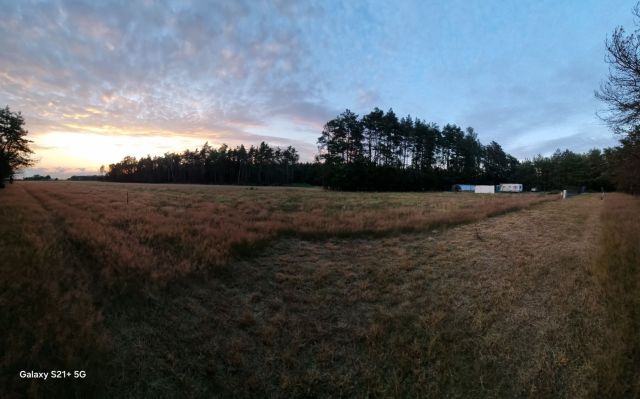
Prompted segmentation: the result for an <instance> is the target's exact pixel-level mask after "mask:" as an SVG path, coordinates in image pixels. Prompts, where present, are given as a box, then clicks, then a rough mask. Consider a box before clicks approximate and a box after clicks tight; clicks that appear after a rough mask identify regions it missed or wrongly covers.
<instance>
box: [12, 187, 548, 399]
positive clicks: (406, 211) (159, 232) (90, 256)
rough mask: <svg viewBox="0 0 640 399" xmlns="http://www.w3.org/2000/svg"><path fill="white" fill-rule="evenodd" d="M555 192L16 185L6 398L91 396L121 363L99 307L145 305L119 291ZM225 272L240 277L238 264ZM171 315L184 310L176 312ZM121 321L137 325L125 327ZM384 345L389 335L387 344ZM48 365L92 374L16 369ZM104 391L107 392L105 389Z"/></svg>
mask: <svg viewBox="0 0 640 399" xmlns="http://www.w3.org/2000/svg"><path fill="white" fill-rule="evenodd" d="M127 193H128V195H127ZM127 197H128V201H127ZM550 199H551V197H548V196H540V195H521V196H512V195H504V196H479V195H473V194H416V193H411V194H396V193H384V194H375V193H367V194H360V193H330V192H324V191H319V190H306V189H286V190H283V189H262V188H261V189H258V190H246V189H243V188H236V187H234V188H202V187H179V186H171V187H169V186H150V185H116V184H113V185H111V184H91V183H89V184H82V183H81V184H73V183H37V182H34V183H18V184H14V185H12V186H11V187H9V188H7V189H5V190H4V191H3V192H2V193H1V195H0V253H1V254H2V256H1V257H0V309H1V310H2V311H1V312H0V329H2V340H0V354H1V356H2V357H1V360H0V367H1V368H2V380H1V381H0V383H1V386H2V387H3V388H4V393H3V394H4V395H5V396H10V395H11V393H15V397H24V396H32V397H74V396H75V397H89V396H93V395H92V394H93V389H94V388H95V386H96V385H100V384H102V383H103V381H104V380H105V379H101V378H100V375H99V373H100V370H109V372H110V373H115V371H117V370H114V366H113V364H110V363H109V360H108V356H109V355H110V354H113V353H114V352H118V350H120V351H122V350H121V349H118V348H114V347H113V346H112V343H111V341H110V338H113V336H112V335H111V336H110V335H109V334H107V329H108V328H113V326H106V325H107V324H108V318H107V321H105V320H103V314H105V315H109V314H110V315H111V317H112V320H119V316H113V315H114V314H115V313H118V312H121V314H125V315H126V314H128V312H129V311H128V310H126V309H124V310H123V308H136V307H137V306H139V307H140V308H144V306H145V305H144V304H143V305H141V304H140V302H134V301H131V300H129V299H130V298H125V297H124V296H122V293H127V292H130V291H133V292H137V293H140V292H142V291H143V290H141V288H145V289H146V288H148V287H149V286H151V287H153V286H165V287H166V286H171V284H168V283H170V282H176V281H178V280H179V279H178V278H179V277H180V276H185V275H188V274H190V273H192V272H194V271H196V270H199V269H202V268H207V269H214V271H217V270H216V268H217V267H224V266H225V265H226V264H227V262H228V260H229V258H230V257H231V256H233V255H234V254H238V253H240V254H243V253H244V252H243V251H247V250H253V249H255V247H256V245H259V244H264V243H267V242H270V240H274V239H276V238H278V237H279V236H282V235H293V236H302V237H307V238H327V237H335V236H360V235H364V236H369V235H390V234H394V233H397V232H411V231H420V230H425V229H433V228H435V227H436V226H443V225H451V224H458V223H465V222H471V221H475V220H480V219H482V218H486V217H490V216H493V215H497V214H500V213H503V212H507V211H510V210H515V209H521V208H524V207H527V206H530V205H532V204H535V203H539V202H542V201H547V200H550ZM389 267H391V266H389ZM226 272H227V273H231V274H233V273H234V270H228V269H227V270H226ZM394 273H395V272H391V274H394ZM213 275H215V272H214V273H213ZM221 275H222V274H221ZM243 278H247V279H251V278H253V276H247V277H243ZM208 295H209V294H207V296H208ZM136 298H137V299H140V297H139V296H136V297H135V298H134V299H136ZM142 299H143V300H144V301H146V302H153V300H151V299H149V298H142ZM144 301H143V302H144ZM321 302H322V301H319V303H321ZM136 309H137V308H136ZM134 314H135V312H134ZM176 315H177V316H176ZM173 316H175V317H178V316H179V312H177V313H176V314H174V315H173ZM173 316H172V317H173ZM249 316H251V315H249ZM105 317H107V316H105ZM141 317H146V316H144V315H143V316H141ZM233 317H235V316H233ZM252 317H253V316H251V317H246V318H245V319H243V320H242V323H241V324H242V326H243V327H242V328H251V326H252V325H253V323H256V321H255V320H253V319H252ZM123 318H124V319H125V320H127V319H126V317H124V316H123ZM162 318H164V317H162ZM197 320H201V318H198V319H197ZM130 324H134V323H133V322H131V323H130ZM177 325H178V326H179V325H181V324H180V323H178V324H177ZM122 328H123V329H125V330H126V329H128V328H130V326H129V324H126V323H125V325H123V326H122ZM171 328H175V326H173V327H171ZM109 331H111V332H113V331H112V330H109ZM207 331H208V330H207ZM211 331H214V330H211ZM207 334H209V332H207ZM212 334H213V333H212ZM273 334H274V337H276V338H277V336H278V331H277V330H275V329H274V330H273ZM136 339H138V338H136ZM274 339H275V338H274ZM374 341H375V340H374ZM229 342H230V345H231V343H232V342H233V341H232V340H231V341H229ZM376 342H377V341H376ZM384 342H385V341H384V339H382V341H380V345H384ZM113 345H117V343H116V344H113ZM194 347H195V346H194ZM129 349H130V348H129ZM173 349H175V348H173V347H171V348H170V350H173ZM191 349H193V348H191ZM141 351H142V352H144V348H142V349H141ZM229 351H230V352H229V358H230V359H231V358H233V356H237V351H236V350H234V349H232V348H231V346H230V349H229ZM233 353H236V355H234V354H233ZM144 355H145V356H147V355H148V353H146V352H145V353H144ZM194 367H195V366H194ZM51 369H67V370H74V369H85V370H91V375H90V376H88V378H87V379H86V380H85V381H83V382H82V383H78V382H72V383H60V382H51V381H48V382H46V383H42V382H39V381H33V382H29V381H23V380H20V379H18V378H17V377H16V376H17V373H18V372H19V370H39V371H43V370H51ZM125 370H126V372H130V371H132V366H131V365H129V364H123V365H122V369H121V370H119V372H122V373H124V372H125ZM140 378H145V377H144V376H140ZM416 378H417V377H416ZM111 380H113V378H112V379H111ZM97 389H98V391H100V392H104V386H101V387H100V388H97ZM301 394H302V393H301Z"/></svg>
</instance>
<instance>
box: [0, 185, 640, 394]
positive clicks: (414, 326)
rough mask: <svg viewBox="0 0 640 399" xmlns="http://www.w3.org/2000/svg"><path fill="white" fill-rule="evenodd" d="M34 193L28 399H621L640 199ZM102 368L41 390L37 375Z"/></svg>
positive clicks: (13, 327)
mask: <svg viewBox="0 0 640 399" xmlns="http://www.w3.org/2000/svg"><path fill="white" fill-rule="evenodd" d="M557 198H558V197H557V196H556V195H543V194H536V195H530V194H521V195H493V196H492V195H489V196H484V195H474V194H462V193H458V194H451V193H402V194H400V193H338V192H328V191H322V190H319V189H308V188H263V187H260V188H248V187H211V186H175V185H142V184H140V185H135V184H130V185H125V184H100V183H67V182H51V183H40V182H32V183H26V182H20V183H17V184H14V185H12V186H10V187H8V188H7V189H5V190H3V191H2V192H0V251H1V253H2V254H3V256H2V258H1V259H0V273H1V276H0V277H1V278H0V281H1V282H0V284H1V287H0V292H1V294H0V306H2V316H1V317H2V319H0V325H2V326H4V327H2V328H3V340H2V343H1V344H0V345H2V347H1V348H0V349H1V353H2V354H3V355H2V364H1V367H2V373H3V374H2V381H1V382H2V386H3V387H6V389H5V390H4V391H5V392H7V393H8V396H9V397H12V396H11V395H12V393H13V395H14V396H15V397H22V396H24V395H25V394H28V395H30V396H33V397H70V396H71V397H73V396H76V397H86V396H98V397H180V396H185V397H211V396H223V397H256V396H257V397H262V396H273V397H309V396H320V397H341V396H342V397H353V396H356V397H365V396H374V397H389V396H393V397H407V396H409V397H419V396H423V397H424V396H426V397H443V396H444V397H461V398H462V397H496V398H498V397H585V398H586V397H621V396H622V397H624V396H634V395H637V394H638V393H639V392H640V379H639V378H638V367H637V364H638V359H639V356H640V355H639V353H640V352H638V349H639V348H640V342H639V340H638V338H637V337H638V336H639V334H638V332H639V331H640V329H639V327H640V314H639V313H638V310H637V309H639V306H638V305H639V304H638V293H639V291H640V289H639V288H640V287H639V286H638V277H639V274H638V271H637V265H638V264H640V254H639V253H638V251H639V248H640V220H639V219H638V215H639V214H640V212H639V211H640V201H638V200H637V199H635V198H632V197H628V196H624V195H618V194H613V195H610V196H608V198H607V199H606V200H605V201H601V200H600V199H599V197H597V196H589V195H585V196H580V197H576V198H572V199H570V200H564V201H558V200H557ZM51 369H70V370H86V372H87V374H88V377H87V378H86V379H85V380H83V381H81V382H78V381H45V382H42V381H26V380H20V379H19V378H18V377H17V374H18V371H19V370H40V371H45V370H51Z"/></svg>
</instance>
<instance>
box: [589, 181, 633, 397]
mask: <svg viewBox="0 0 640 399" xmlns="http://www.w3.org/2000/svg"><path fill="white" fill-rule="evenodd" d="M601 225H602V231H601V236H600V242H599V247H598V248H599V249H598V255H597V257H596V260H595V275H596V277H597V279H598V281H599V282H600V285H601V288H602V293H603V295H604V299H605V301H606V303H607V307H608V309H609V316H610V323H611V330H612V331H613V336H612V339H611V340H610V342H608V343H607V344H608V348H607V350H606V353H607V356H606V358H605V359H604V360H603V362H602V367H601V372H602V374H601V380H602V381H601V383H600V386H601V387H602V390H603V392H602V394H603V396H609V397H640V198H637V197H632V196H629V195H623V194H613V195H610V196H609V197H608V198H607V199H606V208H605V210H604V211H603V213H602V215H601Z"/></svg>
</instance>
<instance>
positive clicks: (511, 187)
mask: <svg viewBox="0 0 640 399" xmlns="http://www.w3.org/2000/svg"><path fill="white" fill-rule="evenodd" d="M498 187H499V189H498V190H499V191H500V192H501V193H521V192H522V184H518V183H501V184H500V185H499V186H498Z"/></svg>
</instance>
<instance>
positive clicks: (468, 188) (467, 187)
mask: <svg viewBox="0 0 640 399" xmlns="http://www.w3.org/2000/svg"><path fill="white" fill-rule="evenodd" d="M475 188H476V186H474V185H473V184H454V185H453V187H451V191H453V192H456V193H457V192H468V193H472V192H474V191H475Z"/></svg>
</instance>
